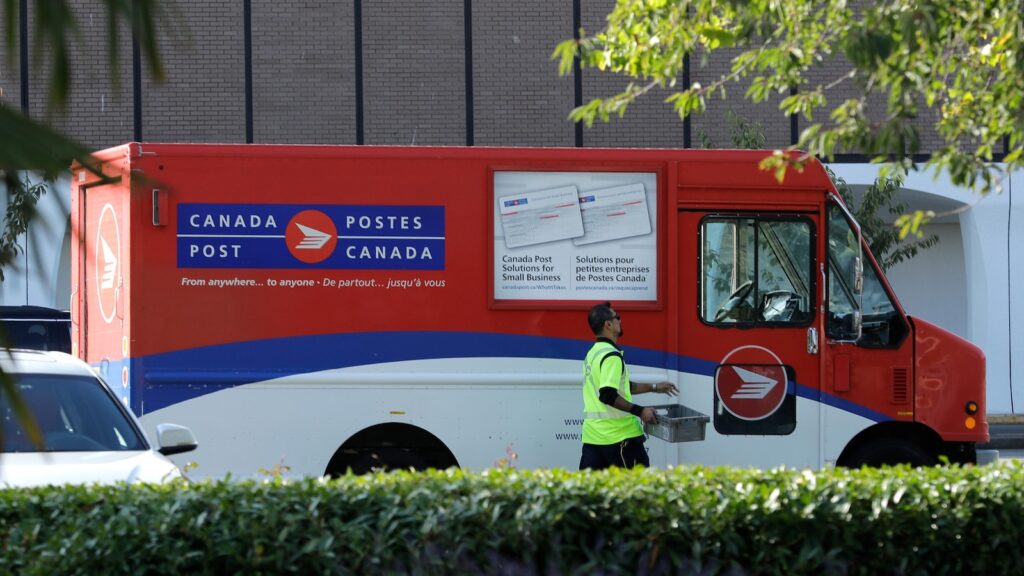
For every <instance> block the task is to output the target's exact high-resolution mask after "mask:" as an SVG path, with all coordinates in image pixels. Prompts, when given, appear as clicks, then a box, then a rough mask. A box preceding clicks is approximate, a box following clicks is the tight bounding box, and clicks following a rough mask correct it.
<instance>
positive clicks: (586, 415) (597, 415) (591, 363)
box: [583, 340, 643, 445]
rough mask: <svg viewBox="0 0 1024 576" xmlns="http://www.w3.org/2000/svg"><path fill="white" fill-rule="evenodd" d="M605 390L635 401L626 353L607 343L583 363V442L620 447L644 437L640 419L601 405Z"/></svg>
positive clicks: (601, 343)
mask: <svg viewBox="0 0 1024 576" xmlns="http://www.w3.org/2000/svg"><path fill="white" fill-rule="evenodd" d="M602 387H611V388H616V389H617V390H618V391H619V396H622V397H623V398H625V399H626V400H628V401H630V402H632V400H633V395H632V394H631V393H630V392H629V370H628V369H626V361H625V359H624V358H623V356H622V350H619V349H618V348H616V347H615V346H614V345H612V344H611V343H610V342H606V341H603V340H601V341H598V342H596V343H594V346H593V347H591V348H590V351H589V352H587V359H586V360H585V361H584V363H583V442H584V443H585V444H598V445H607V444H618V443H619V442H622V441H623V440H625V439H627V438H635V437H637V436H640V435H641V434H643V427H642V426H641V424H640V419H639V418H637V417H636V416H633V415H632V414H630V413H629V412H623V411H622V410H619V409H618V408H615V407H613V406H609V405H607V404H605V403H604V402H601V398H600V394H599V393H598V390H599V389H600V388H602Z"/></svg>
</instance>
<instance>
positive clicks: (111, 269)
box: [93, 204, 121, 324]
mask: <svg viewBox="0 0 1024 576" xmlns="http://www.w3.org/2000/svg"><path fill="white" fill-rule="evenodd" d="M93 260H94V263H95V266H96V269H95V272H94V275H95V277H96V299H97V303H98V304H99V308H100V315H101V316H103V321H104V322H106V323H108V324H109V323H110V322H112V321H113V320H114V311H115V310H116V307H117V296H118V288H119V286H118V284H119V281H120V272H121V269H120V266H121V232H120V230H119V229H118V226H117V214H115V213H114V207H113V206H111V205H110V204H106V205H104V206H103V210H102V211H101V212H100V220H99V223H98V224H97V225H96V253H95V256H94V258H93Z"/></svg>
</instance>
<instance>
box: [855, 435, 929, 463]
mask: <svg viewBox="0 0 1024 576" xmlns="http://www.w3.org/2000/svg"><path fill="white" fill-rule="evenodd" d="M938 463H939V460H938V458H937V457H936V456H935V455H934V454H932V453H931V452H929V451H928V450H925V449H924V448H922V447H921V446H919V445H918V444H917V443H915V442H913V441H911V440H905V439H902V438H881V439H877V440H873V441H871V442H868V443H867V444H864V445H863V446H861V447H860V448H858V449H857V450H856V451H854V453H853V454H851V455H850V457H849V458H848V459H847V460H846V462H843V463H842V465H843V466H846V467H848V468H860V467H861V466H872V467H877V466H895V465H897V464H909V465H910V466H915V467H916V466H935V465H936V464H938Z"/></svg>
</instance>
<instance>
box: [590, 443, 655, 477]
mask: <svg viewBox="0 0 1024 576" xmlns="http://www.w3.org/2000/svg"><path fill="white" fill-rule="evenodd" d="M650 465H651V459H650V458H648V456H647V448H645V447H644V437H643V436H637V437H635V438H627V439H626V440H623V441H622V442H618V443H616V444H584V445H583V455H582V456H581V457H580V470H603V469H605V468H611V467H613V466H618V467H619V468H632V467H634V466H644V467H649V466H650Z"/></svg>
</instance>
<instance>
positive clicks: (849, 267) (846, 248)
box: [828, 204, 907, 347]
mask: <svg viewBox="0 0 1024 576" xmlns="http://www.w3.org/2000/svg"><path fill="white" fill-rule="evenodd" d="M857 240H858V236H857V234H856V233H855V232H854V231H853V228H852V227H851V226H850V223H849V221H847V219H846V216H845V214H844V210H843V209H842V208H840V207H839V206H838V205H836V204H830V205H829V210H828V263H829V265H828V335H829V337H831V338H836V339H840V340H845V339H848V337H849V335H850V333H851V332H852V316H853V311H854V310H857V309H858V308H860V310H861V314H862V322H863V328H862V331H861V337H860V339H859V340H857V344H858V345H859V346H868V347H887V346H893V345H896V344H898V343H899V341H900V340H902V338H903V336H904V334H906V331H907V328H906V323H905V322H904V321H903V317H902V316H901V315H900V313H899V312H898V311H897V309H896V306H895V305H894V304H893V301H892V298H891V297H890V296H889V293H888V292H887V291H886V290H885V285H884V284H882V281H881V280H880V278H879V274H878V271H877V270H875V268H874V266H873V265H872V264H871V261H870V260H868V259H864V260H865V261H864V291H863V293H862V294H861V295H860V296H857V295H856V294H854V291H853V282H854V270H855V263H856V258H857V257H858V256H860V254H861V252H860V247H859V246H858V245H857Z"/></svg>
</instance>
